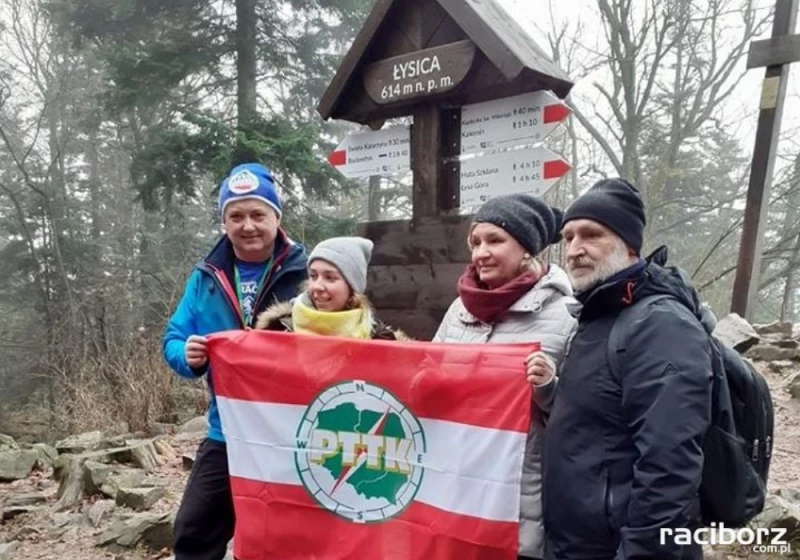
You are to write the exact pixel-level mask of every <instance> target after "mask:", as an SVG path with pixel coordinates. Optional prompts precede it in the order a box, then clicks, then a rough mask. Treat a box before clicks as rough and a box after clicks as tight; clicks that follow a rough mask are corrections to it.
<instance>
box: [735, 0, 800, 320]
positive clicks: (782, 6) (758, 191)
mask: <svg viewBox="0 0 800 560" xmlns="http://www.w3.org/2000/svg"><path fill="white" fill-rule="evenodd" d="M797 6H798V0H776V4H775V19H774V23H773V26H772V37H773V40H774V39H775V38H777V37H781V36H785V35H789V34H790V33H792V32H793V31H794V27H795V23H796V21H797ZM753 46H755V45H752V46H751V50H752V48H753ZM775 60H776V59H775V58H772V59H769V60H768V61H766V62H765V65H766V66H767V70H766V73H765V76H764V83H763V86H762V90H761V110H760V112H759V115H758V128H757V131H756V142H755V148H754V151H753V163H752V166H751V169H750V183H749V185H748V188H747V204H746V206H745V211H744V226H743V228H742V239H741V243H740V245H739V260H738V263H737V266H736V279H735V280H734V284H733V297H732V300H731V311H732V312H734V313H738V314H739V315H741V316H742V317H745V318H747V319H751V318H752V315H753V305H754V303H755V301H756V297H757V295H758V283H759V276H760V272H761V253H762V242H763V234H764V232H763V228H764V225H765V222H766V215H767V208H768V207H769V191H770V186H771V183H772V168H773V165H774V162H775V151H776V150H777V145H778V135H779V133H780V123H781V115H782V113H783V105H784V99H785V97H786V83H787V81H788V74H789V66H788V64H786V63H785V62H784V61H783V60H781V61H780V62H778V63H775V62H774V61H775ZM778 60H780V59H778ZM784 60H785V58H784Z"/></svg>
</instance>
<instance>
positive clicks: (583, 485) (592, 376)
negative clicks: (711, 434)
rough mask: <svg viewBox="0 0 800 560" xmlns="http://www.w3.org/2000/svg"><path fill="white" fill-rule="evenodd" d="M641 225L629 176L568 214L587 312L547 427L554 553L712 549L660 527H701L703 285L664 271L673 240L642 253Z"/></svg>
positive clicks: (603, 184) (602, 555)
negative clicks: (685, 542) (699, 292)
mask: <svg viewBox="0 0 800 560" xmlns="http://www.w3.org/2000/svg"><path fill="white" fill-rule="evenodd" d="M644 228H645V213H644V205H643V203H642V200H641V198H640V196H639V193H638V191H637V190H636V189H635V188H634V187H633V186H632V185H630V183H628V182H627V181H625V180H622V179H607V180H603V181H600V182H599V183H597V184H596V185H594V186H593V187H592V188H591V189H589V191H587V192H586V194H584V195H583V196H581V197H580V198H578V199H577V200H576V201H575V202H574V203H573V204H572V206H570V208H569V209H568V210H567V212H566V214H565V216H564V225H563V229H562V234H563V237H564V242H565V252H566V258H567V272H568V274H569V276H570V280H571V282H572V285H573V288H574V289H575V292H576V298H577V299H578V301H579V302H580V303H581V304H582V307H581V309H580V310H579V314H578V330H577V332H576V334H575V336H574V338H573V340H572V343H571V346H570V348H569V351H568V354H567V357H566V359H565V360H564V364H563V367H562V370H561V372H559V385H558V390H557V394H556V398H555V403H554V405H553V408H552V411H551V413H550V417H549V419H548V424H547V432H546V436H545V449H544V463H543V464H544V469H543V470H544V487H543V509H544V519H545V539H546V552H545V557H546V558H548V559H568V560H584V559H585V560H638V559H641V560H644V559H654V558H663V559H673V560H678V559H694V558H701V557H702V550H701V549H700V547H699V546H698V545H686V546H683V545H681V544H678V543H676V542H675V540H674V539H673V538H671V537H667V538H666V539H662V537H661V533H662V531H661V529H671V530H673V531H674V530H676V529H690V530H692V529H695V528H697V527H698V524H699V519H700V501H699V497H698V489H699V487H700V482H701V479H702V470H703V442H704V440H705V435H706V432H707V431H708V429H709V425H710V419H711V374H712V359H713V358H712V347H711V341H710V338H709V335H708V332H707V330H706V329H705V328H704V327H703V325H702V324H701V321H700V318H701V317H702V310H701V308H700V304H699V301H698V298H697V294H696V293H695V291H694V290H693V289H692V287H691V286H690V285H689V284H688V283H687V282H686V281H685V280H684V278H683V277H682V276H681V274H680V271H679V270H677V269H672V268H665V267H663V266H662V265H663V264H665V262H666V261H665V255H666V248H663V249H661V250H659V251H656V253H654V255H653V256H651V257H649V258H647V259H642V258H641V257H640V252H641V248H642V240H643V235H644ZM615 324H616V327H614V325H615ZM612 328H615V331H614V332H615V333H619V334H620V336H619V338H618V341H617V336H616V335H615V336H614V338H613V339H612V341H611V343H610V344H609V338H610V336H611V332H612ZM615 341H617V342H618V343H619V344H617V343H616V342H615ZM612 352H613V354H612ZM612 363H616V366H612ZM662 541H663V542H662Z"/></svg>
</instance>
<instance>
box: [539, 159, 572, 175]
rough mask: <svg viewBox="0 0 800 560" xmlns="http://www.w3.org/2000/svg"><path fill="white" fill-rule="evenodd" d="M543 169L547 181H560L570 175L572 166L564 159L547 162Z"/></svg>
mask: <svg viewBox="0 0 800 560" xmlns="http://www.w3.org/2000/svg"><path fill="white" fill-rule="evenodd" d="M542 167H543V169H542V176H543V177H544V178H545V179H558V178H560V177H563V176H564V175H566V174H567V173H569V170H570V169H572V166H571V165H570V164H568V163H567V162H566V161H564V160H563V159H555V160H551V161H546V162H544V165H543V166H542Z"/></svg>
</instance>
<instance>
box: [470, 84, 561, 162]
mask: <svg viewBox="0 0 800 560" xmlns="http://www.w3.org/2000/svg"><path fill="white" fill-rule="evenodd" d="M569 114H570V110H569V108H568V107H567V106H566V105H564V103H562V102H561V100H560V99H558V98H557V97H556V96H555V95H553V94H552V93H550V92H549V91H536V92H533V93H524V94H522V95H515V96H514V97H506V98H504V99H498V100H495V101H487V102H485V103H476V104H474V105H465V106H464V107H462V108H461V153H462V154H468V153H475V152H480V151H483V150H489V149H492V148H509V147H512V146H517V145H520V144H524V143H526V142H530V143H535V142H541V141H542V140H544V139H545V138H546V137H547V135H548V134H550V133H551V132H552V131H553V130H554V129H555V128H556V127H557V126H558V125H559V124H560V123H561V122H562V121H563V120H564V119H566V118H567V117H568V116H569Z"/></svg>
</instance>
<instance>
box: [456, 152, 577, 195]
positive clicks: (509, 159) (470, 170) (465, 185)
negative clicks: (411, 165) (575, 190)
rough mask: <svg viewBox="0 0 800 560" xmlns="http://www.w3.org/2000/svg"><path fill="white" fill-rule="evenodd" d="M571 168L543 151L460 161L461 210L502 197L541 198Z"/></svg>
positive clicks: (487, 156)
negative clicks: (525, 194)
mask: <svg viewBox="0 0 800 560" xmlns="http://www.w3.org/2000/svg"><path fill="white" fill-rule="evenodd" d="M570 169H571V167H570V165H569V164H568V163H567V162H565V161H564V160H563V159H561V158H560V157H559V156H557V155H556V154H554V153H553V152H551V151H550V150H547V149H545V148H525V149H521V150H509V151H507V152H500V153H496V154H491V155H486V156H479V157H473V158H469V159H465V160H462V161H461V208H462V209H470V208H473V207H476V206H480V205H481V204H483V203H484V202H486V201H487V200H489V199H490V198H494V197H496V196H500V195H505V194H514V193H523V192H524V193H531V194H534V195H537V196H541V195H542V194H544V193H545V192H547V190H548V189H550V187H552V186H553V185H555V184H556V183H557V182H558V180H559V179H561V177H563V176H564V175H566V174H567V172H568V171H569V170H570Z"/></svg>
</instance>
